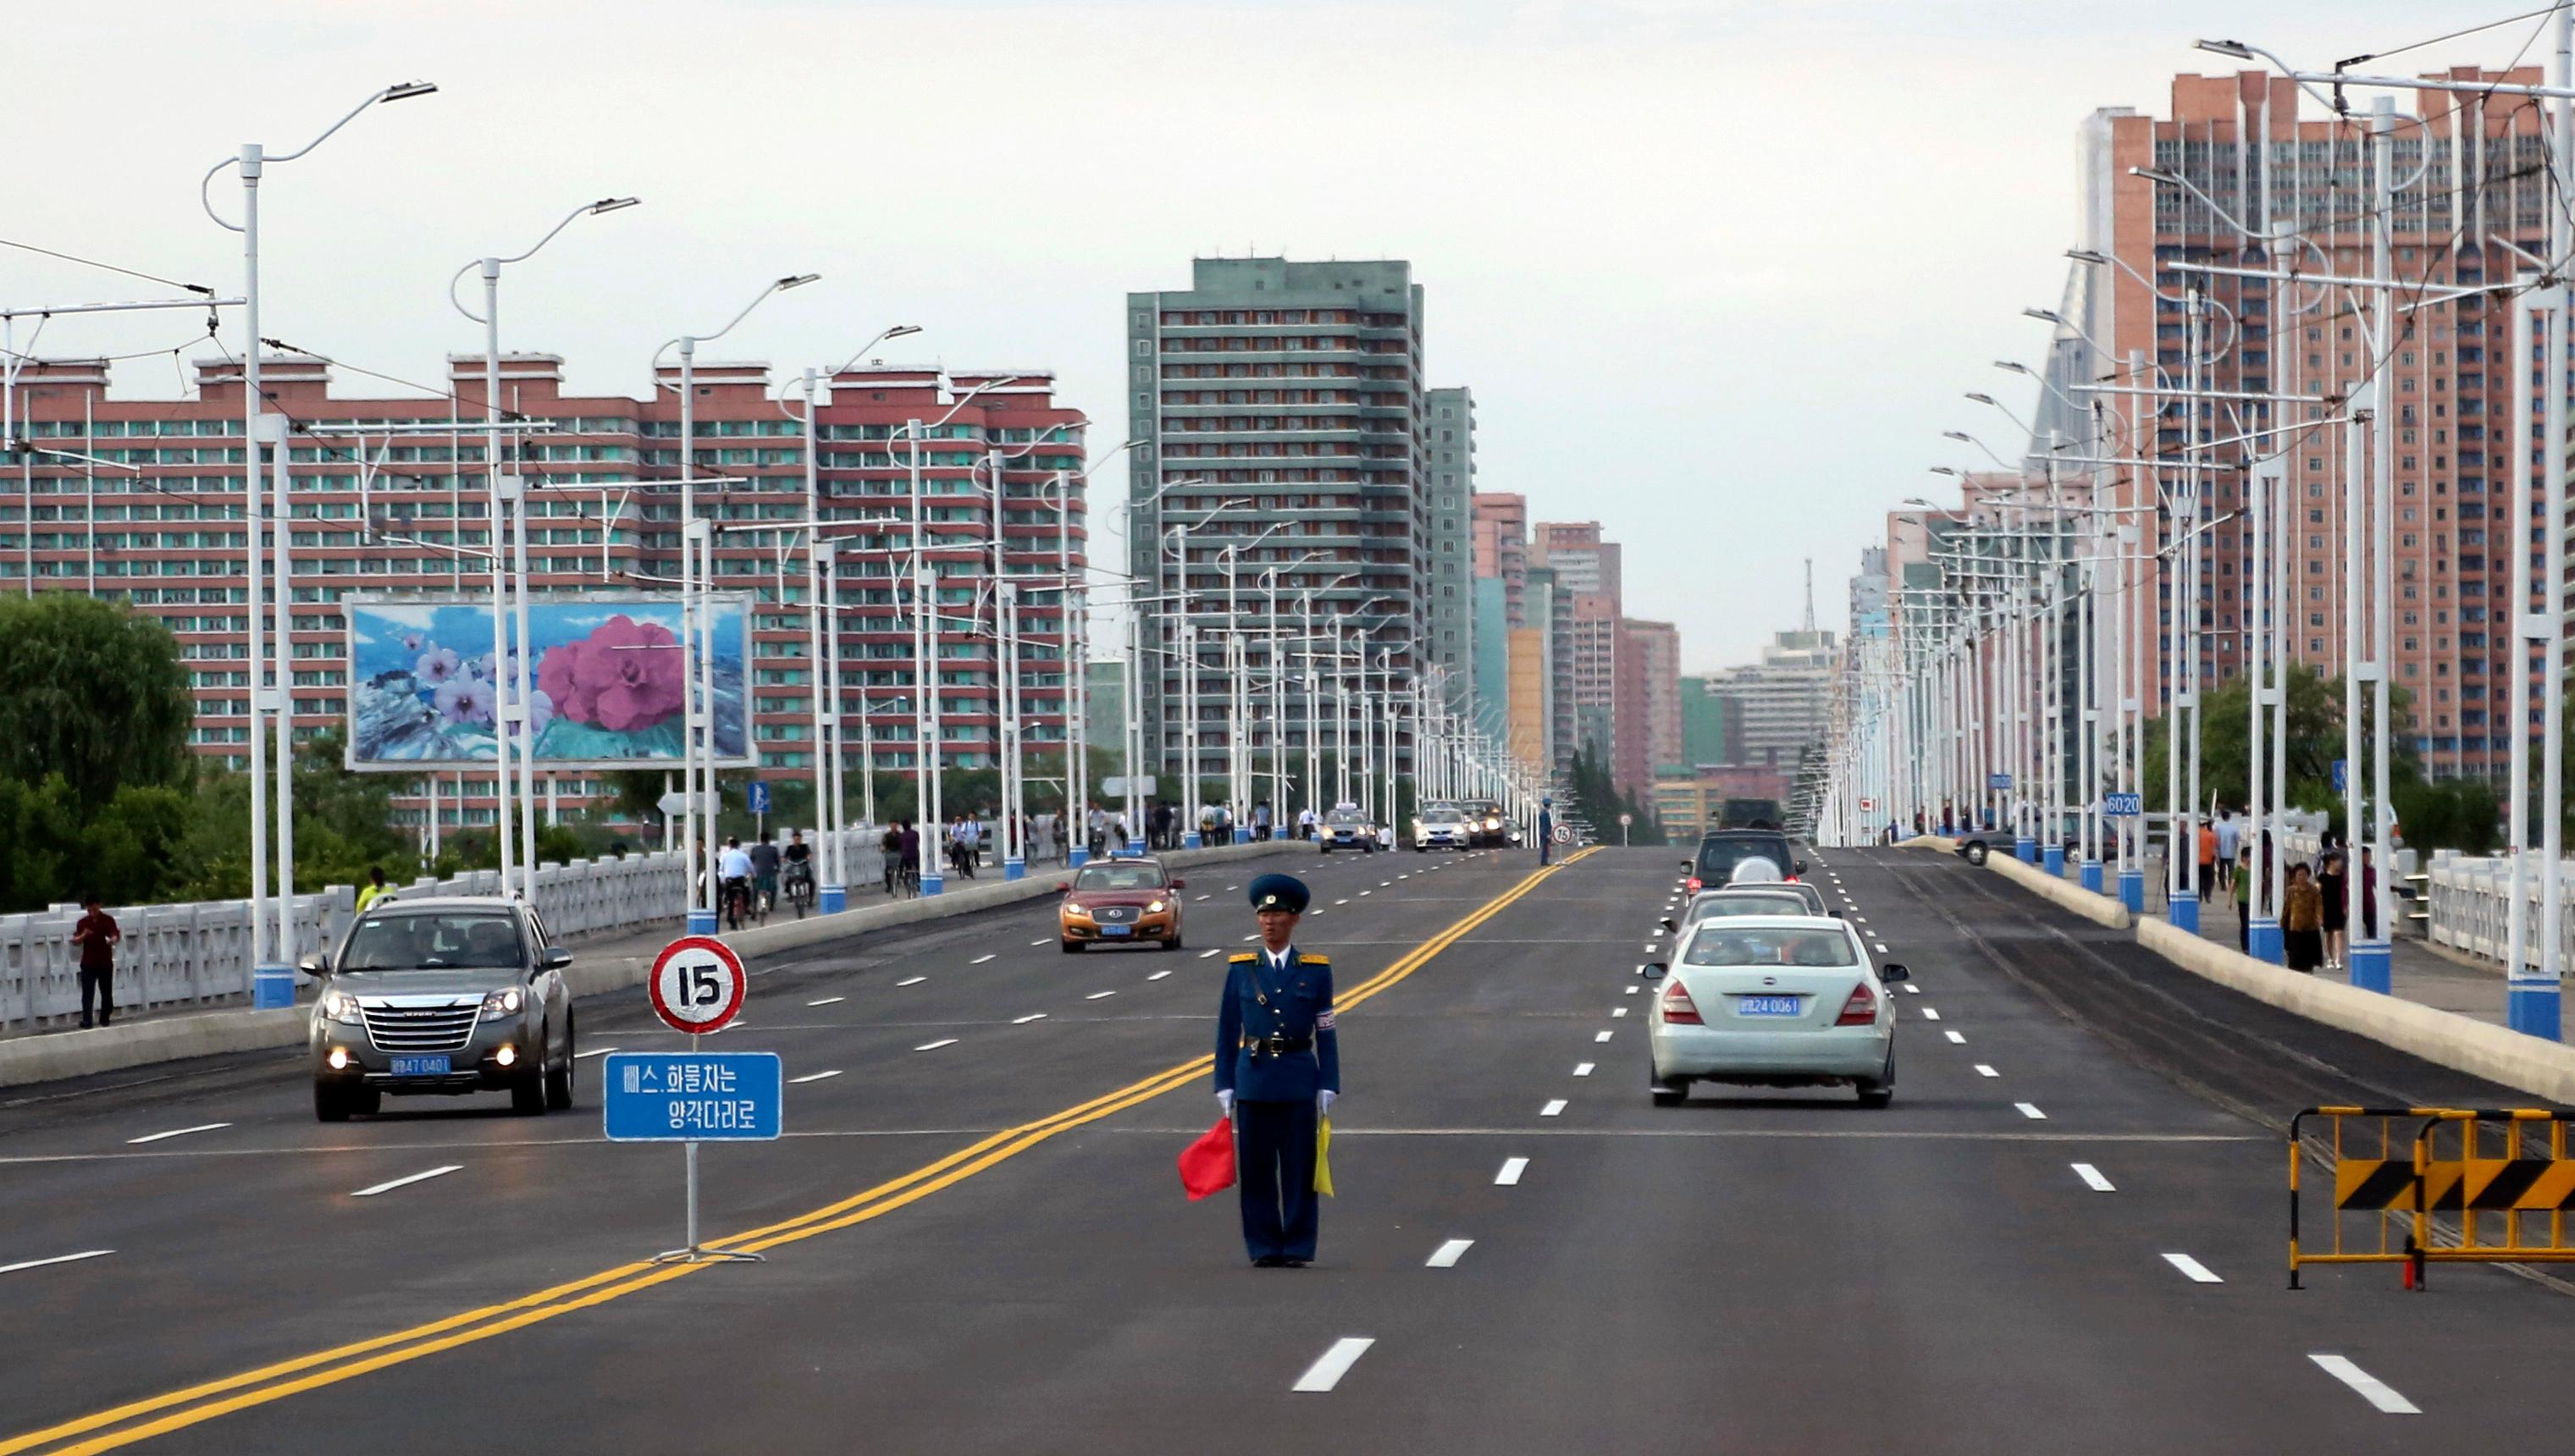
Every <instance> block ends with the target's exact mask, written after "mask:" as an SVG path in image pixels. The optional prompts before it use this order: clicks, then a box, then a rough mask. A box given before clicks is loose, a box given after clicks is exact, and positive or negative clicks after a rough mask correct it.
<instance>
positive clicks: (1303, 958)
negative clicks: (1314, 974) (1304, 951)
mask: <svg viewBox="0 0 2575 1456" xmlns="http://www.w3.org/2000/svg"><path fill="white" fill-rule="evenodd" d="M1296 963H1297V964H1298V965H1329V964H1331V963H1332V957H1330V956H1328V955H1299V956H1297V957H1296Z"/></svg>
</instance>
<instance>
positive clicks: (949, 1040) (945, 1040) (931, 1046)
mask: <svg viewBox="0 0 2575 1456" xmlns="http://www.w3.org/2000/svg"><path fill="white" fill-rule="evenodd" d="M956 1044H957V1038H956V1037H954V1036H943V1037H941V1038H940V1039H938V1040H937V1041H925V1042H923V1043H922V1044H920V1045H919V1046H916V1047H914V1048H913V1050H915V1051H937V1050H938V1049H939V1048H941V1047H943V1046H955V1045H956Z"/></svg>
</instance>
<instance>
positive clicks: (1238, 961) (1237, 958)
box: [1225, 950, 1261, 965]
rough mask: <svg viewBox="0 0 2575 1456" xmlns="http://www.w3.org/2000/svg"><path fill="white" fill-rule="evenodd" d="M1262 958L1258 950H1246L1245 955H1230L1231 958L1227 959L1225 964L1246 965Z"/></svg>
mask: <svg viewBox="0 0 2575 1456" xmlns="http://www.w3.org/2000/svg"><path fill="white" fill-rule="evenodd" d="M1260 958H1261V952H1260V951H1258V950H1246V951H1244V952H1243V953H1241V954H1239V955H1229V956H1227V957H1226V958H1225V963H1226V964H1228V965H1242V964H1245V963H1247V962H1250V961H1255V960H1259V959H1260Z"/></svg>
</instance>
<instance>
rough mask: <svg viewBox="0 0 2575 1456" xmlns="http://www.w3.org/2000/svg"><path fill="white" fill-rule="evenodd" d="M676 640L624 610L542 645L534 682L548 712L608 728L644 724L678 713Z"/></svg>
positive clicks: (626, 729)
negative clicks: (572, 638) (584, 631)
mask: <svg viewBox="0 0 2575 1456" xmlns="http://www.w3.org/2000/svg"><path fill="white" fill-rule="evenodd" d="M680 666H681V665H680V653H679V639H678V638H677V637H675V636H673V634H672V632H671V630H670V629H669V628H667V627H662V626H659V625H657V624H654V623H639V622H636V621H635V620H634V619H632V618H630V617H628V616H626V615H625V614H623V613H620V614H618V615H617V616H615V617H612V618H610V619H608V620H607V621H606V622H603V623H601V624H600V625H599V626H598V627H597V628H595V629H593V630H592V631H591V634H590V636H588V637H586V638H583V639H582V640H581V641H579V642H574V643H566V644H564V645H563V646H561V647H552V648H548V649H546V654H545V656H544V657H543V658H541V659H539V660H538V662H537V685H538V686H539V687H540V688H542V689H544V690H545V692H544V697H545V699H546V700H548V701H550V702H551V705H552V712H553V713H556V714H560V715H562V716H563V717H565V718H569V719H571V720H572V721H573V722H575V723H581V724H590V725H593V726H596V727H598V728H606V729H608V730H609V731H611V732H621V733H622V732H634V731H637V730H639V729H642V728H652V727H653V726H655V725H656V724H659V723H662V722H663V721H665V720H667V719H669V718H671V717H673V716H675V715H677V714H678V713H679V712H680V697H681V672H680Z"/></svg>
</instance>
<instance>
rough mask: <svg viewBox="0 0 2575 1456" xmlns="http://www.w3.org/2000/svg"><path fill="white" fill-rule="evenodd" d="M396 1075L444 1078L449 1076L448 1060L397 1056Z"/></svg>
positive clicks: (441, 1057) (443, 1058)
mask: <svg viewBox="0 0 2575 1456" xmlns="http://www.w3.org/2000/svg"><path fill="white" fill-rule="evenodd" d="M394 1075H395V1076H398V1077H443V1076H446V1075H448V1065H447V1058H446V1057H443V1056H397V1057H395V1058H394Z"/></svg>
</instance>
